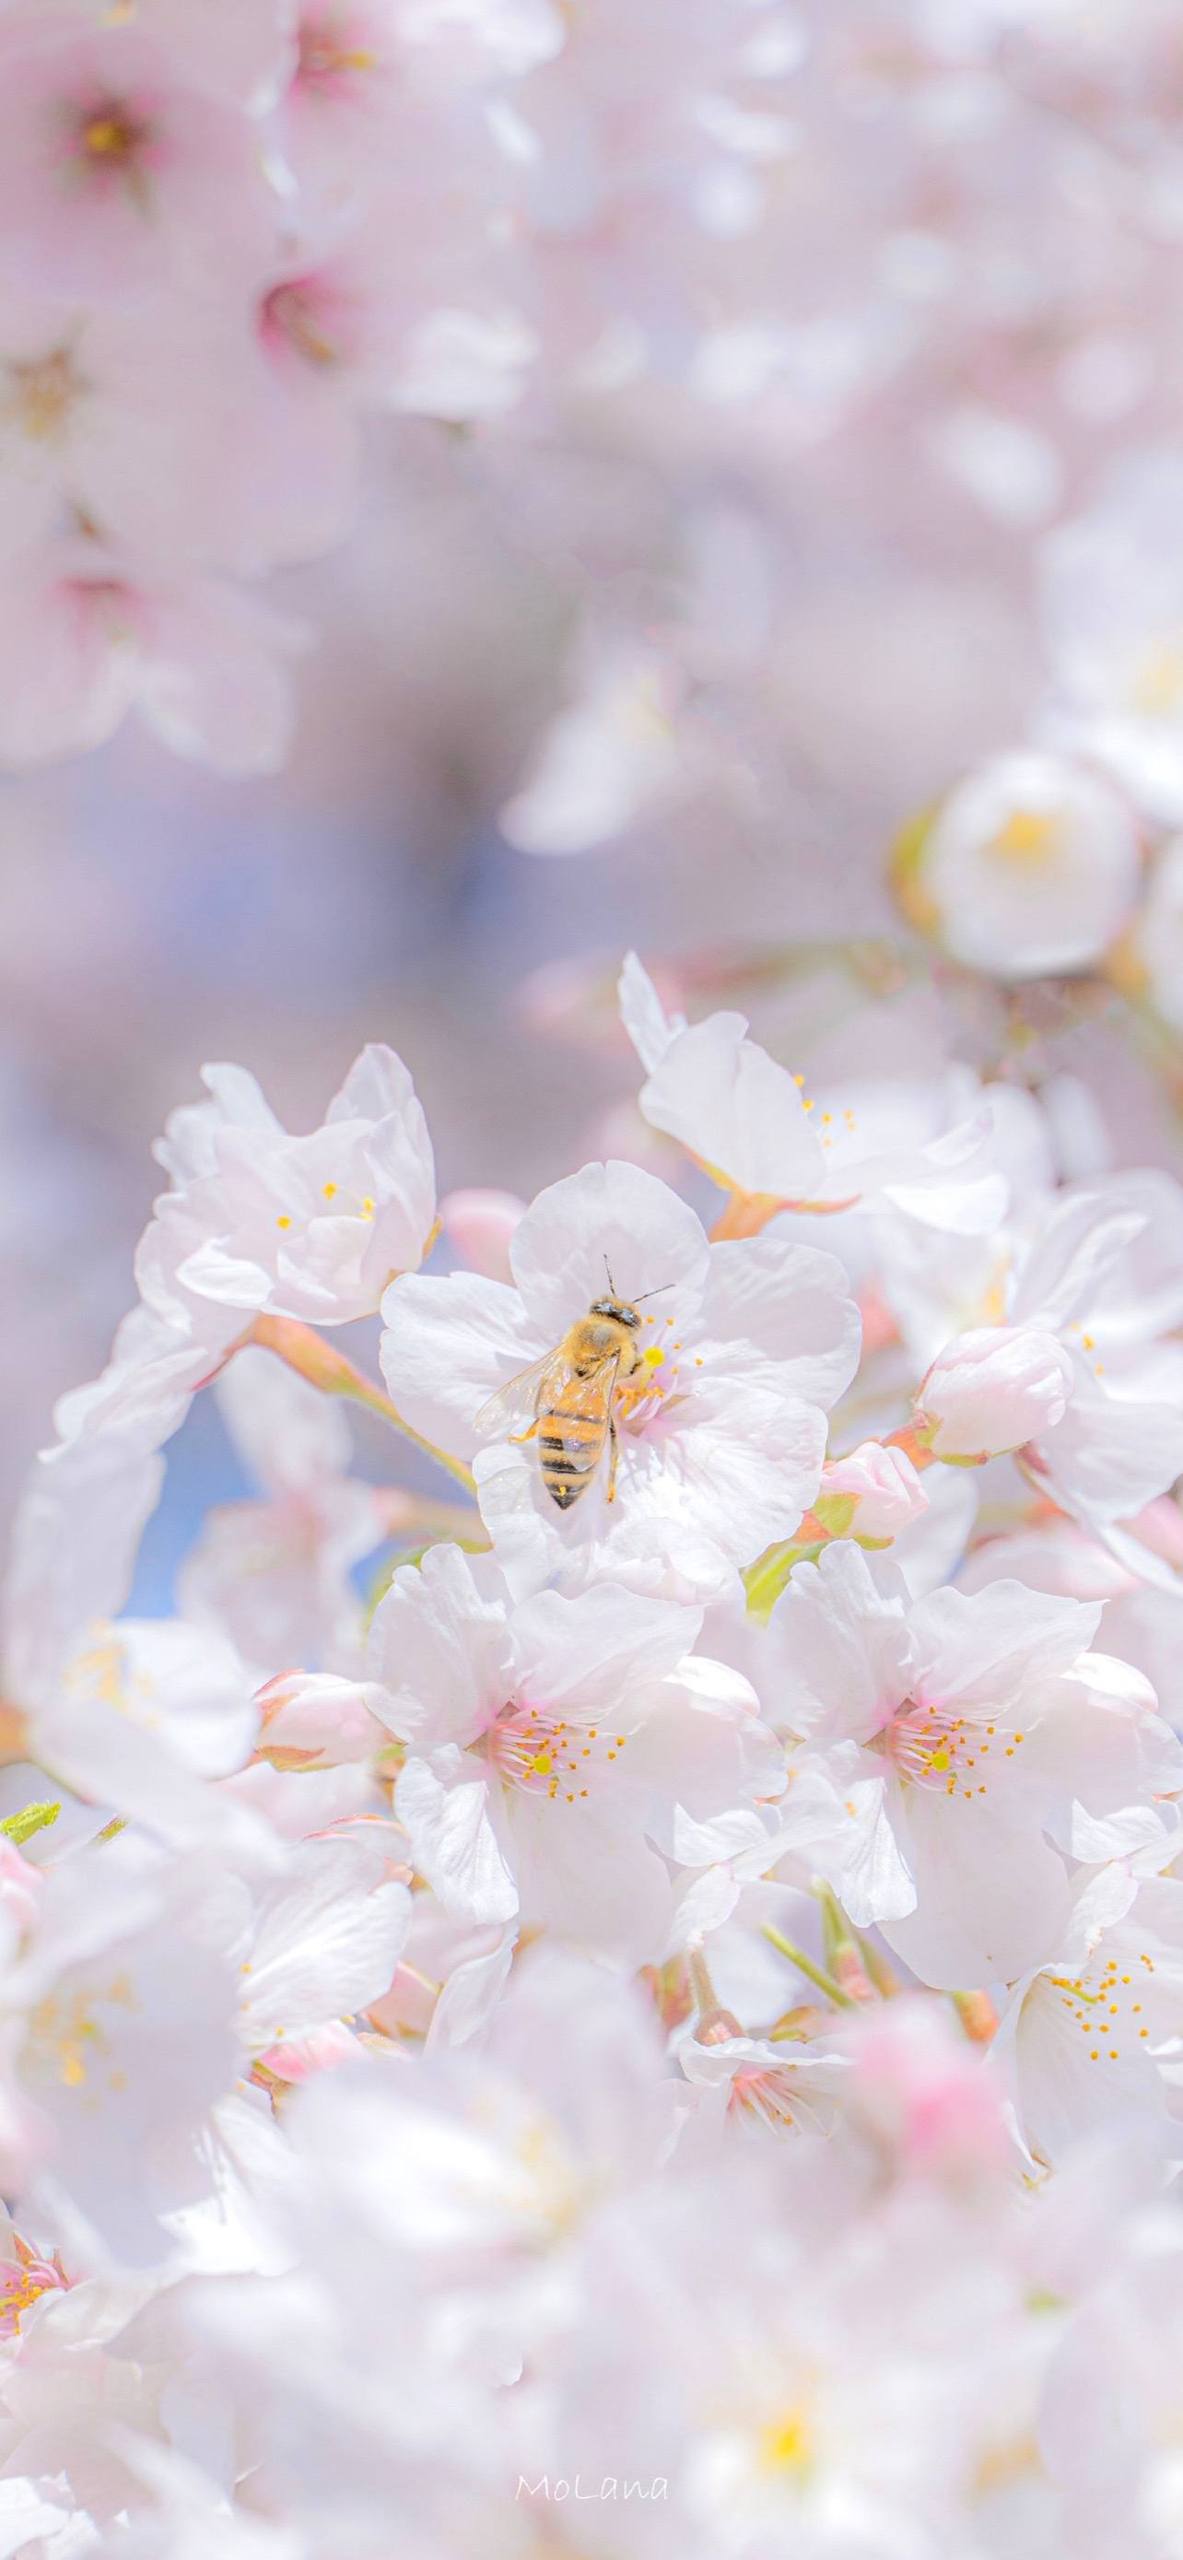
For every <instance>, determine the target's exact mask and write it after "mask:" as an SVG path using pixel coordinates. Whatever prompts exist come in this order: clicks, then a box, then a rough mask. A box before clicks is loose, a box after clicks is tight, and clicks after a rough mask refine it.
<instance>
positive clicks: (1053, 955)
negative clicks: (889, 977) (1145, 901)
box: [907, 752, 1141, 978]
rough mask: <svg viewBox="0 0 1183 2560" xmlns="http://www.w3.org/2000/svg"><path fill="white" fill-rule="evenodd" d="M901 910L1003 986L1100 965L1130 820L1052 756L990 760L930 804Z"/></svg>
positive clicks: (1133, 852)
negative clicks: (928, 820)
mask: <svg viewBox="0 0 1183 2560" xmlns="http://www.w3.org/2000/svg"><path fill="white" fill-rule="evenodd" d="M914 863H915V868H914V869H912V868H909V873H908V885H907V902H908V904H909V905H910V907H911V909H912V911H913V912H914V913H915V914H916V916H917V918H918V920H919V921H921V922H925V923H927V922H928V921H929V920H930V918H931V925H932V929H933V930H935V932H936V933H937V934H938V936H939V938H940V940H941V941H942V942H943V944H944V946H945V948H946V950H948V951H951V952H952V953H953V956H954V958H955V959H958V960H964V961H966V962H967V963H968V964H969V966H970V967H971V968H975V969H988V970H991V971H994V972H996V973H997V974H998V975H999V976H1000V977H1004V978H1027V977H1032V978H1037V977H1046V976H1047V975H1049V974H1050V973H1052V972H1056V971H1062V970H1072V969H1084V968H1088V967H1090V966H1091V965H1092V964H1094V963H1095V962H1096V961H1098V960H1100V959H1101V958H1102V957H1103V955H1104V953H1105V952H1106V951H1107V950H1108V949H1109V947H1110V945H1111V944H1112V943H1114V942H1115V941H1116V940H1117V937H1118V935H1119V934H1120V933H1121V931H1122V929H1123V927H1124V926H1125V924H1126V923H1127V922H1128V920H1129V917H1130V915H1131V913H1132V910H1133V907H1134V904H1135V900H1136V898H1137V893H1138V881H1139V873H1140V868H1141V855H1140V844H1139V836H1138V828H1137V823H1136V820H1135V818H1134V815H1133V813H1132V811H1131V810H1130V809H1129V807H1128V806H1127V804H1126V803H1125V802H1124V801H1123V800H1122V799H1121V797H1120V795H1119V794H1118V793H1117V792H1116V791H1114V790H1113V789H1112V788H1111V786H1110V785H1109V784H1108V783H1106V782H1103V781H1100V780H1098V778H1097V777H1096V776H1095V775H1094V774H1091V773H1090V772H1088V771H1087V769H1086V768H1085V767H1083V766H1074V765H1072V764H1069V763H1067V762H1066V761H1062V760H1060V759H1058V758H1056V757H1054V756H1047V755H1039V754H1036V753H1033V752H1027V753H1022V754H1015V755H1009V756H998V757H996V758H995V759H994V760H993V762H992V763H990V764H986V765H982V766H980V767H979V768H978V770H977V771H976V772H974V773H971V774H969V775H967V777H966V779H965V780H964V781H963V782H960V783H958V785H957V787H956V789H955V790H954V791H952V792H951V793H950V794H949V797H948V799H947V800H944V801H942V803H941V805H940V807H939V809H938V810H937V812H936V815H935V817H934V818H933V819H932V822H931V824H930V825H929V826H928V828H927V829H926V831H925V832H924V834H923V836H922V838H921V839H920V841H919V843H918V845H917V847H916V849H915V854H914Z"/></svg>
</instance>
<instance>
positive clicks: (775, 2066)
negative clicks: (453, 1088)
mask: <svg viewBox="0 0 1183 2560" xmlns="http://www.w3.org/2000/svg"><path fill="white" fill-rule="evenodd" d="M620 1009H621V1014H622V1017H623V1024H624V1029H625V1031H626V1032H627V1033H628V1035H629V1037H630V1038H631V1041H632V1043H633V1046H634V1048H635V1050H636V1052H637V1053H638V1057H639V1061H640V1066H641V1070H642V1081H641V1083H640V1088H639V1094H638V1108H637V1112H636V1115H635V1119H634V1121H633V1122H632V1124H631V1125H632V1127H633V1130H634V1143H633V1145H632V1147H631V1149H630V1151H629V1152H628V1153H618V1154H617V1155H616V1156H614V1157H612V1158H610V1159H609V1160H607V1161H604V1162H599V1161H597V1162H592V1163H589V1164H585V1165H584V1166H582V1168H581V1169H579V1170H577V1171H575V1172H573V1173H569V1174H566V1175H564V1176H562V1177H561V1178H560V1179H558V1180H556V1181H555V1182H554V1183H553V1184H551V1185H550V1186H549V1187H548V1188H546V1189H544V1190H543V1191H542V1192H541V1193H540V1194H539V1195H538V1197H537V1198H535V1199H534V1200H533V1201H532V1202H531V1203H529V1204H527V1203H525V1202H523V1201H520V1200H517V1199H515V1198H513V1197H511V1196H508V1195H506V1194H504V1193H499V1192H496V1191H492V1190H489V1191H479V1192H472V1191H469V1192H465V1193H453V1194H450V1195H447V1196H445V1197H444V1198H443V1199H442V1200H437V1197H436V1186H435V1174H434V1166H433V1159H432V1151H431V1145H430V1140H429V1136H428V1130H427V1125H426V1121H425V1118H424V1114H423V1111H422V1109H421V1106H420V1103H419V1101H418V1098H417V1096H416V1093H415V1090H414V1086H413V1084H412V1081H411V1077H410V1075H409V1073H408V1071H407V1069H406V1067H405V1066H404V1065H403V1063H402V1062H401V1060H400V1059H399V1058H398V1057H397V1056H396V1055H395V1054H394V1053H393V1052H392V1051H391V1050H390V1049H388V1048H385V1047H381V1046H374V1047H371V1048H369V1049H367V1050H365V1051H364V1052H363V1054H362V1055H361V1057H359V1059H358V1060H357V1061H356V1063H355V1065H354V1066H353V1067H352V1069H351V1070H350V1072H349V1075H348V1076H347V1078H346V1080H345V1082H344V1084H343V1085H342V1087H341V1089H340V1091H339V1092H338V1093H337V1094H336V1095H335V1097H334V1098H333V1100H332V1101H331V1103H330V1104H329V1106H328V1108H327V1110H326V1112H325V1116H324V1119H323V1122H322V1124H321V1126H320V1127H318V1128H317V1129H315V1130H314V1131H312V1132H311V1133H309V1134H305V1135H293V1134H291V1133H289V1132H288V1131H287V1130H286V1129H285V1128H284V1127H283V1126H282V1125H281V1123H280V1122H279V1121H278V1119H277V1118H276V1117H275V1115H274V1113H273V1112H272V1111H271V1109H270V1108H269V1106H268V1104H267V1103H266V1101H265V1099H264V1097H263V1095H262V1094H261V1092H260V1090H259V1088H258V1087H257V1085H256V1084H255V1082H254V1080H253V1078H251V1077H250V1076H249V1075H247V1074H246V1073H245V1072H244V1071H242V1070H240V1069H237V1068H234V1067H229V1066H224V1065H223V1066H217V1067H213V1068H210V1069H208V1070H207V1073H206V1085H207V1094H206V1098H205V1099H204V1100H202V1101H200V1102H199V1103H197V1104H195V1105H191V1106H187V1107H185V1108H183V1109H180V1110H178V1111H177V1112H176V1113H174V1115H173V1117H172V1118H171V1120H170V1121H169V1123H168V1126H167V1128H166V1130H165V1133H164V1136H163V1138H162V1139H161V1141H160V1143H159V1147H158V1150H157V1152H158V1155H159V1159H160V1162H161V1164H162V1166H163V1168H164V1171H165V1173H166V1176H167V1188H166V1189H165V1191H164V1192H163V1193H162V1195H161V1197H160V1199H159V1200H158V1201H157V1203H156V1206H155V1209H154V1212H153V1215H152V1218H151V1221H150V1224H149V1226H148V1229H147V1231H146V1233H145V1235H144V1237H143V1239H142V1242H141V1245H140V1248H139V1253H138V1256H137V1264H136V1276H137V1282H138V1291H139V1295H138V1302H137V1304H136V1306H135V1308H134V1309H133V1311H132V1313H131V1314H130V1315H129V1316H128V1317H127V1319H126V1321H125V1323H124V1325H123V1326H122V1327H121V1329H120V1332H119V1335H118V1337H117V1339H116V1342H115V1345H114V1347H113V1351H112V1355H111V1359H110V1362H109V1364H108V1366H107V1368H106V1370H105V1371H104V1373H103V1375H102V1376H101V1377H100V1378H99V1379H98V1380H96V1381H95V1382H94V1383H93V1384H92V1385H91V1386H88V1387H86V1388H83V1389H80V1390H77V1391H75V1392H73V1393H71V1394H70V1395H68V1396H67V1397H66V1398H65V1399H64V1400H63V1401H62V1403H61V1404H60V1405H59V1407H58V1410H57V1414H56V1417H55V1420H56V1438H55V1440H54V1442H53V1445H52V1446H51V1447H50V1448H48V1449H47V1450H46V1452H45V1454H44V1455H43V1457H42V1458H41V1459H40V1460H39V1462H38V1464H37V1467H36V1470H35V1473H34V1476H33V1479H32V1481H31V1483H30V1485H29V1487H28V1490H27V1493H26V1497H25V1500H24V1503H23V1506H22V1509H21V1513H20V1517H19V1520H18V1524H17V1530H16V1536H15V1540H14V1548H13V1555H12V1560H11V1566H10V1571H9V1575H8V1580H7V1586H6V1596H5V1615H4V1625H3V1638H2V1653H0V1666H2V1668H0V1698H2V1701H3V1707H2V1719H0V1735H2V1739H3V1745H4V1769H3V1778H2V1784H0V1802H2V1803H3V1807H4V1811H3V1815H2V1817H0V1931H2V1932H3V1934H4V1940H5V1964H4V1969H3V1984H2V1994H0V1998H2V2009H3V2029H2V2035H0V2158H2V2161H3V2187H4V2193H5V2197H6V2199H7V2207H6V2215H5V2220H4V2227H3V2231H2V2232H0V2325H2V2327H3V2331H4V2338H3V2343H2V2344H0V2405H2V2409H3V2419H2V2424H3V2431H4V2470H3V2481H2V2483H0V2525H2V2529H3V2536H4V2547H5V2549H6V2550H7V2551H9V2552H10V2553H12V2554H13V2555H14V2556H15V2555H17V2554H19V2553H25V2552H27V2553H31V2554H35V2555H37V2560H54V2555H57V2560H70V2555H73V2554H74V2553H76V2552H80V2551H90V2550H95V2551H99V2552H102V2553H107V2552H110V2553H111V2554H112V2555H113V2554H115V2553H116V2552H124V2551H126V2552H128V2553H131V2554H136V2553H143V2554H144V2555H153V2560H156V2555H161V2560H164V2555H168V2556H169V2560H184V2555H186V2554H189V2553H193V2552H196V2551H203V2552H204V2551H207V2550H211V2549H216V2550H218V2551H219V2552H222V2551H225V2552H226V2553H228V2554H230V2555H232V2556H233V2555H238V2554H241V2555H242V2560H341V2555H342V2554H348V2555H351V2560H352V2555H356V2560H367V2555H373V2560H384V2555H386V2554H388V2553H389V2551H390V2550H391V2549H392V2548H397V2549H398V2550H399V2551H400V2553H401V2552H404V2551H405V2552H408V2553H410V2554H416V2555H418V2554H422V2555H423V2556H424V2560H427V2555H429V2554H430V2555H431V2560H448V2556H449V2555H452V2554H455V2555H456V2560H471V2555H472V2554H474V2553H476V2554H481V2555H485V2554H488V2555H490V2556H491V2560H492V2555H497V2560H501V2555H505V2560H518V2555H521V2560H543V2555H547V2560H550V2555H553V2554H556V2553H558V2552H561V2553H563V2554H564V2555H565V2560H566V2555H570V2556H571V2560H633V2556H634V2555H636V2560H645V2555H647V2554H650V2553H653V2554H663V2555H664V2554H667V2553H668V2554H669V2555H670V2560H674V2555H675V2554H677V2555H681V2554H684V2553H686V2552H687V2551H692V2552H694V2553H696V2554H699V2553H701V2554H703V2555H705V2560H716V2555H718V2560H763V2555H765V2554H766V2553H769V2552H772V2551H788V2550H791V2551H792V2552H793V2553H794V2554H795V2555H796V2554H801V2555H802V2560H815V2555H816V2560H855V2555H858V2560H880V2555H882V2560H938V2555H939V2560H946V2555H949V2554H955V2555H957V2560H991V2555H995V2554H997V2555H999V2560H1001V2555H1003V2554H1011V2553H1014V2552H1015V2551H1021V2552H1023V2553H1025V2554H1026V2553H1029V2554H1031V2555H1032V2560H1062V2555H1063V2554H1065V2553H1066V2552H1068V2551H1071V2552H1073V2553H1074V2554H1081V2555H1084V2560H1090V2556H1091V2555H1095V2560H1111V2555H1112V2554H1113V2552H1114V2551H1115V2550H1117V2549H1119V2548H1120V2549H1121V2550H1122V2552H1123V2553H1125V2552H1128V2553H1130V2554H1132V2555H1134V2560H1177V2555H1179V2554H1180V2553H1183V2475H1181V2473H1180V2467H1179V2453H1178V2447H1179V2435H1180V2405H1179V2381H1178V2373H1179V2342H1180V2325H1181V2321H1183V2286H1181V2283H1180V2275H1181V2272H1183V2257H1181V2249H1183V2240H1181V2235H1180V2226H1179V2221H1178V2208H1177V2199H1176V2193H1175V2190H1174V2189H1173V2186H1172V2172H1173V2163H1174V2161H1175V2159H1176V2157H1177V2154H1178V2148H1179V2131H1180V2102H1179V2088H1180V2066H1181V2059H1183V2041H1181V2035H1183V1742H1181V1741H1180V1739H1179V1727H1180V1725H1183V1697H1181V1696H1180V1694H1179V1675H1178V1661H1179V1644H1178V1634H1179V1625H1180V1609H1181V1606H1183V1603H1181V1600H1180V1582H1179V1570H1180V1564H1181V1561H1183V1520H1181V1517H1180V1511H1179V1507H1178V1504H1177V1501H1176V1499H1175V1494H1174V1487H1175V1484H1176V1481H1177V1479H1178V1478H1179V1476H1180V1475H1181V1474H1183V1351H1181V1349H1180V1329H1181V1327H1183V1191H1180V1189H1179V1187H1178V1186H1177V1185H1176V1183H1175V1182H1174V1181H1173V1179H1172V1178H1171V1177H1170V1176H1168V1175H1166V1174H1163V1173H1153V1172H1116V1173H1104V1172H1101V1173H1096V1174H1091V1175H1085V1176H1083V1177H1082V1176H1081V1175H1080V1173H1079V1172H1077V1173H1076V1174H1074V1175H1073V1174H1070V1173H1068V1172H1067V1171H1066V1169H1065V1166H1064V1163H1063V1159H1062V1151H1061V1145H1060V1132H1059V1128H1058V1125H1057V1118H1056V1114H1055V1112H1054V1110H1053V1109H1052V1108H1051V1107H1050V1105H1049V1104H1048V1103H1046V1102H1045V1101H1044V1100H1043V1099H1042V1098H1041V1096H1040V1095H1039V1094H1038V1093H1037V1092H1035V1091H1025V1090H1021V1089H1020V1088H1018V1087H1017V1086H1015V1085H1014V1084H1008V1083H1005V1082H1002V1081H990V1080H989V1079H985V1080H983V1079H978V1078H975V1077H974V1076H972V1075H971V1074H970V1072H969V1070H968V1069H966V1068H964V1067H954V1066H951V1067H950V1070H949V1073H948V1075H947V1077H946V1079H945V1080H944V1083H943V1084H938V1085H935V1086H934V1085H933V1084H932V1083H930V1084H929V1085H927V1086H926V1087H925V1088H924V1089H920V1088H919V1087H917V1086H915V1085H912V1084H909V1083H908V1082H906V1081H904V1080H900V1079H892V1078H890V1077H883V1078H881V1079H880V1081H879V1082H878V1084H877V1085H876V1086H874V1087H873V1088H871V1089H870V1090H867V1091H864V1092H862V1093H860V1092H858V1091H857V1090H856V1089H855V1088H853V1087H847V1088H846V1089H844V1090H839V1089H837V1088H835V1089H834V1090H833V1091H824V1090H819V1091H818V1092H817V1093H816V1094H814V1093H811V1092H808V1091H806V1090H805V1088H804V1084H803V1081H802V1080H801V1079H800V1078H799V1077H798V1076H796V1075H794V1074H793V1073H791V1072H790V1071H789V1070H788V1068H786V1067H784V1066H782V1065H781V1064H780V1063H779V1062H778V1061H777V1060H776V1059H775V1058H774V1057H773V1056H772V1055H771V1054H770V1053H769V1051H768V1050H766V1049H765V1048H763V1047H762V1046H760V1045H759V1044H758V1043H757V1042H756V1041H755V1040H753V1039H752V1037H751V1036H750V1032H749V1026H748V1024H747V1022H746V1021H745V1019H744V1017H743V1016H742V1015H740V1014H737V1013H734V1012H716V1013H713V1014H709V1015H706V1016H705V1017H703V1018H700V1019H697V1020H694V1021H688V1020H686V1019H685V1018H684V1017H683V1016H682V1015H680V1014H676V1013H671V1012H670V1011H668V1010H667V1008H666V1006H665V1005H664V1003H663V1002H662V1000H661V997H660V995H659V993H658V991H657V989H656V988H655V986H654V985H653V983H652V981H651V980H650V978H649V977H648V975H647V973H646V971H645V970H644V968H643V967H642V965H641V963H640V961H639V960H638V959H636V958H635V957H632V956H630V957H629V959H628V960H627V961H626V963H625V967H624V970H623V972H622V976H621V981H620ZM712 1195H713V1196H712ZM366 1319H370V1320H380V1326H381V1334H380V1343H379V1364H380V1372H381V1377H380V1380H379V1376H378V1374H376V1371H375V1368H374V1366H373V1364H370V1365H365V1364H363V1362H362V1361H361V1360H360V1359H359V1360H358V1361H355V1360H354V1359H353V1357H352V1356H351V1352H347V1351H346V1350H345V1349H344V1348H343V1347H342V1344H341V1340H340V1334H339V1330H338V1329H339V1328H341V1327H343V1326H351V1327H352V1326H355V1325H357V1324H358V1323H359V1322H361V1321H363V1320H366ZM352 1339H353V1338H352V1336H351V1346H352ZM199 1393H210V1394H212V1395H213V1396H214V1397H216V1399H217V1400H218V1402H219V1404H220V1407H221V1411H222V1416H223V1419H224V1422H225V1426H226V1429H227V1431H228V1432H229V1434H230V1436H231V1438H232V1440H233V1442H234V1444H235V1446H236V1448H237V1451H238V1453H239V1457H240V1461H241V1465H242V1469H243V1473H244V1475H245V1476H246V1477H247V1478H248V1479H249V1481H250V1482H251V1484H252V1485H253V1488H254V1490H253V1493H252V1494H251V1495H250V1496H249V1498H244V1499H242V1500H239V1501H236V1502H234V1503H232V1504H230V1505H227V1506H224V1507H221V1508H217V1509H214V1510H213V1511H212V1512H211V1513H210V1514H209V1516H208V1517H207V1518H206V1519H205V1521H204V1522H203V1523H202V1525H201V1528H200V1532H199V1534H198V1536H197V1538H196V1542H195V1544H194V1545H193V1546H192V1548H191V1550H190V1552H189V1553H188V1554H187V1556H186V1558H185V1560H184V1563H183V1565H182V1567H181V1570H180V1573H179V1576H178V1583H177V1592H176V1602H175V1611H174V1614H173V1615H171V1616H168V1617H161V1618H143V1617H136V1616H134V1615H131V1614H128V1595H129V1590H130V1587H131V1580H132V1575H133V1571H134V1564H135V1558H136V1553H137V1550H138V1547H139V1542H140V1539H141V1536H142V1532H143V1529H144V1526H145V1523H146V1521H147V1520H148V1518H149V1516H150V1514H151V1512H152V1510H153V1507H154V1505H155V1503H156V1501H157V1499H158V1497H159V1494H160V1490H161V1483H162V1476H163V1471H164V1467H165V1464H166V1459H165V1450H166V1445H167V1443H168V1441H169V1439H170V1437H171V1436H172V1434H173V1433H174V1432H175V1431H176V1430H177V1429H178V1428H179V1427H180V1426H181V1425H182V1424H183V1421H184V1418H185V1415H186V1413H187V1411H188V1409H189V1406H190V1404H191V1402H192V1399H193V1398H194V1396H195V1395H197V1394H199ZM354 1408H356V1409H357V1413H358V1416H359V1419H360V1417H361V1415H362V1414H368V1415H369V1417H370V1420H369V1421H368V1422H367V1423H366V1425H365V1428H366V1430H367V1431H376V1430H377V1428H378V1425H379V1423H381V1424H382V1425H383V1426H384V1427H385V1433H386V1445H388V1447H389V1451H390V1453H391V1469H390V1473H391V1480H389V1481H388V1480H386V1477H385V1475H383V1476H382V1477H381V1479H379V1477H378V1476H377V1474H376V1472H374V1471H371V1472H370V1473H367V1474H364V1475H363V1474H359V1473H357V1472H355V1470H354V1465H353V1450H352V1447H351V1437H350V1417H351V1414H352V1412H353V1409H354ZM400 1454H401V1456H403V1457H404V1458H405V1465H400V1464H399V1459H400Z"/></svg>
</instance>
